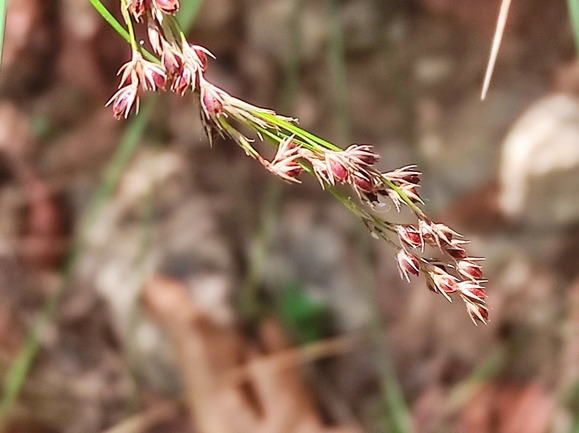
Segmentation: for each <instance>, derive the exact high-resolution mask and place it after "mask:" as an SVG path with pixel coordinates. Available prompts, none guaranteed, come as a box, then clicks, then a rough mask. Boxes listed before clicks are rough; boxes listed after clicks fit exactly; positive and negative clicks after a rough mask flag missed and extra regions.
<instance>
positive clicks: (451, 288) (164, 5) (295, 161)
mask: <svg viewBox="0 0 579 433" xmlns="http://www.w3.org/2000/svg"><path fill="white" fill-rule="evenodd" d="M121 5H122V10H123V17H124V19H125V22H126V24H127V27H128V30H129V35H130V38H131V47H132V58H131V60H130V61H129V62H127V63H126V64H125V65H123V66H122V67H121V69H120V71H119V75H120V77H121V79H120V85H119V89H118V91H117V92H116V93H115V94H114V95H113V97H112V98H111V99H110V100H109V102H108V104H107V105H111V107H112V110H113V114H114V116H115V117H116V118H123V117H124V118H126V117H128V116H129V114H130V112H131V111H132V110H133V109H135V110H138V106H139V95H140V93H141V92H143V91H158V90H170V91H172V92H175V93H178V94H180V95H185V94H187V93H190V94H193V95H195V98H196V100H197V101H198V103H199V106H200V113H201V119H202V122H203V125H204V128H205V133H206V134H207V137H208V139H209V141H210V143H212V142H213V140H214V139H215V138H216V137H219V136H220V137H228V138H231V139H233V140H234V141H235V142H237V143H238V144H239V145H240V146H241V147H242V148H243V149H244V150H245V152H246V154H247V155H249V156H251V157H253V158H254V159H256V160H257V161H259V162H260V163H261V164H262V165H263V166H264V167H265V168H266V169H267V170H268V171H270V172H271V173H273V174H275V175H276V176H278V177H279V178H281V179H283V180H285V181H287V182H293V183H298V182H300V179H299V178H300V175H301V174H302V173H303V172H304V171H305V172H307V173H309V174H311V175H313V176H315V177H316V178H317V179H318V181H319V182H320V185H321V187H322V188H324V189H327V190H329V191H330V192H331V193H332V194H334V195H335V196H336V197H337V198H338V199H339V200H340V201H342V202H343V203H344V204H345V205H346V206H347V207H348V208H349V209H350V210H352V211H353V212H354V213H355V214H356V215H357V216H358V217H360V218H361V219H362V221H363V222H364V224H365V225H366V226H367V227H368V229H369V230H370V231H371V233H372V234H373V235H374V236H375V237H380V238H382V239H385V240H386V241H387V242H389V243H390V244H391V245H392V246H393V247H394V248H395V249H396V260H397V264H398V269H399V271H400V276H401V277H402V278H403V279H404V280H407V281H410V278H411V276H419V275H421V274H422V275H424V277H425V279H426V285H427V287H428V288H429V289H430V290H432V291H433V292H435V293H440V294H441V295H443V296H444V297H445V298H446V299H448V300H449V301H451V295H456V296H459V297H460V298H461V299H462V300H463V301H464V302H465V304H466V308H467V311H468V313H469V315H470V317H471V318H472V320H473V322H474V323H475V324H476V323H478V322H481V323H486V322H487V321H488V308H487V306H486V304H485V298H486V293H485V289H484V287H483V283H484V279H483V274H482V271H481V267H480V265H479V264H478V261H479V260H480V259H476V258H472V257H469V255H468V253H467V251H466V250H465V248H464V245H465V244H466V243H467V241H466V240H464V239H463V238H462V236H461V235H460V234H458V233H457V232H455V231H454V230H452V229H450V228H449V227H448V226H446V225H444V224H441V223H434V222H433V221H431V220H430V219H429V218H428V217H427V216H426V215H425V213H424V212H423V211H422V210H421V208H420V207H419V206H418V205H419V204H422V200H421V198H420V194H419V193H418V187H419V186H420V181H421V177H422V175H421V173H420V172H419V171H417V170H416V168H415V167H414V166H407V167H403V168H399V169H396V170H393V171H390V172H386V173H384V172H380V171H379V170H378V169H376V168H375V164H376V163H377V162H378V160H379V159H380V156H379V155H378V154H377V153H376V152H374V150H373V148H372V147H371V146H369V145H359V144H353V145H351V146H349V147H348V148H347V149H345V150H342V149H340V148H338V147H337V146H335V145H333V144H332V143H329V142H327V141H325V140H323V139H321V138H319V137H317V136H315V135H313V134H311V133H309V132H307V131H305V130H303V129H301V128H300V127H299V126H297V120H296V119H293V118H288V117H282V116H280V115H278V114H276V113H275V112H273V111H271V110H267V109H263V108H259V107H255V106H253V105H251V104H248V103H246V102H244V101H242V100H240V99H237V98H235V97H232V96H231V95H229V94H228V93H227V92H225V91H224V90H222V89H220V88H219V87H217V86H215V85H214V84H212V83H210V82H209V81H207V79H206V78H205V70H206V68H207V59H208V57H212V55H211V53H210V52H209V51H208V50H207V49H205V48H203V47H200V46H198V45H191V44H189V42H188V41H187V39H186V37H185V34H184V33H183V31H182V30H181V28H180V27H179V24H178V22H177V20H176V18H175V13H176V12H177V10H178V9H179V2H178V0H121ZM142 22H145V23H146V25H147V29H148V40H149V43H150V45H151V48H152V50H153V52H154V53H155V54H156V56H157V57H158V58H159V59H160V61H158V62H153V61H149V60H146V59H145V58H144V56H143V53H144V51H143V50H142V48H141V46H140V45H139V44H138V43H137V42H136V40H135V37H134V31H133V25H134V23H142ZM246 131H249V132H251V133H252V137H255V138H257V139H259V140H261V141H269V142H272V143H273V144H275V145H277V153H276V155H275V156H274V158H273V159H272V160H271V161H268V160H267V159H265V158H264V157H262V156H261V154H260V153H259V152H258V151H257V150H256V149H255V147H254V146H253V145H252V143H253V140H252V139H250V138H249V137H247V135H246ZM340 185H342V186H348V187H350V188H351V189H352V190H353V191H354V193H355V194H356V196H357V197H358V198H359V200H360V202H361V203H362V205H361V204H360V203H359V202H357V201H354V200H352V199H351V198H350V197H348V196H345V195H343V194H342V193H341V192H340V189H339V188H338V187H339V186H340ZM384 199H386V200H390V201H391V202H393V204H394V205H395V206H396V208H397V209H398V210H400V208H401V207H402V206H406V207H408V208H409V209H410V210H411V211H412V212H413V213H414V214H415V216H416V218H417V222H416V223H415V224H398V223H393V222H390V221H387V220H384V219H382V218H378V217H377V216H376V215H375V214H373V213H371V212H370V211H368V210H367V207H370V208H373V207H374V206H375V205H378V204H380V203H381V202H382V200H384ZM363 205H369V206H366V207H365V206H363ZM427 251H428V252H430V251H434V252H436V253H437V254H436V255H437V256H438V258H429V257H426V256H425V253H426V252H427Z"/></svg>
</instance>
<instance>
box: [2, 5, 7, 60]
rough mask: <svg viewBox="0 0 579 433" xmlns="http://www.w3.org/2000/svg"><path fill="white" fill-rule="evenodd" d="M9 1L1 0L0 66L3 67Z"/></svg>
mask: <svg viewBox="0 0 579 433" xmlns="http://www.w3.org/2000/svg"><path fill="white" fill-rule="evenodd" d="M7 3H8V0H0V66H2V53H3V52H4V30H5V29H6V7H7Z"/></svg>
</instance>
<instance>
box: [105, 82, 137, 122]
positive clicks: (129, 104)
mask: <svg viewBox="0 0 579 433" xmlns="http://www.w3.org/2000/svg"><path fill="white" fill-rule="evenodd" d="M138 89H139V87H138V83H137V82H134V83H132V84H129V85H127V86H124V87H121V88H120V89H119V90H118V91H117V92H116V93H115V94H114V95H113V97H112V98H111V99H109V101H108V102H107V103H106V105H107V106H108V105H111V106H112V109H113V115H114V116H115V118H117V119H120V118H121V117H124V118H125V119H126V118H127V117H129V113H130V112H131V110H132V108H133V107H134V106H136V107H137V110H138V108H139V98H138Z"/></svg>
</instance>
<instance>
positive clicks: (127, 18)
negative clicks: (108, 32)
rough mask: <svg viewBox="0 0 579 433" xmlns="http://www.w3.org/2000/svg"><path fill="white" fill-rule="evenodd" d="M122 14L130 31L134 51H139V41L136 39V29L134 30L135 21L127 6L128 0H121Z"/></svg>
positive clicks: (130, 40)
mask: <svg viewBox="0 0 579 433" xmlns="http://www.w3.org/2000/svg"><path fill="white" fill-rule="evenodd" d="M121 13H122V14H123V18H124V20H125V24H127V28H128V29H129V42H130V44H131V48H132V49H133V51H138V50H139V45H138V44H137V39H136V38H135V29H134V28H133V20H132V19H131V14H130V12H129V8H128V6H127V0H121Z"/></svg>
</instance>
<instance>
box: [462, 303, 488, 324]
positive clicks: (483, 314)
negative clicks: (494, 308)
mask: <svg viewBox="0 0 579 433" xmlns="http://www.w3.org/2000/svg"><path fill="white" fill-rule="evenodd" d="M466 311H467V312H468V315H469V316H470V318H471V319H472V321H473V323H474V324H475V325H478V323H479V322H480V323H483V324H487V323H488V321H489V310H488V308H487V307H485V306H484V305H482V304H479V303H472V302H467V303H466Z"/></svg>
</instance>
